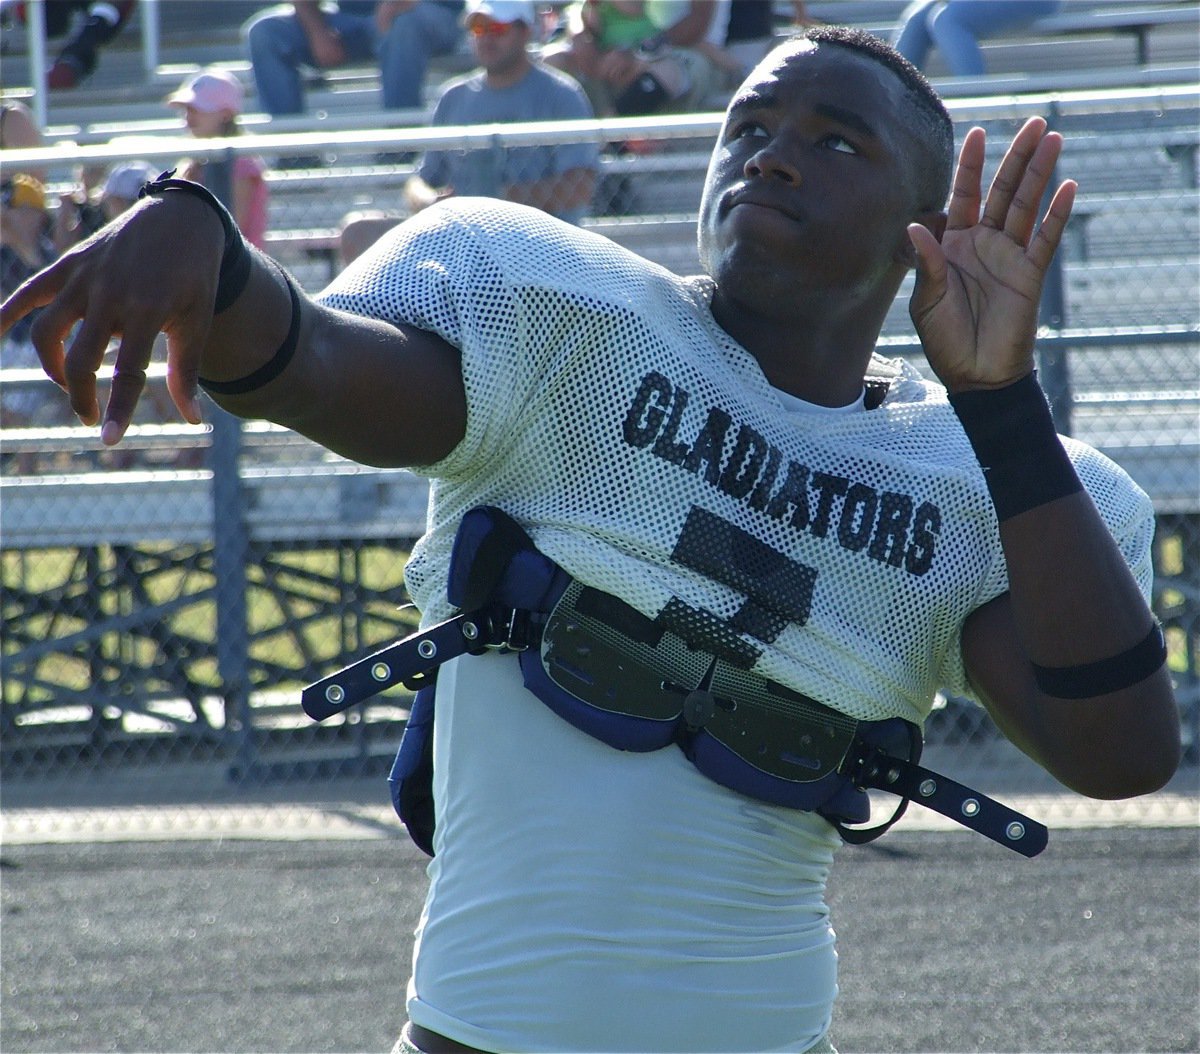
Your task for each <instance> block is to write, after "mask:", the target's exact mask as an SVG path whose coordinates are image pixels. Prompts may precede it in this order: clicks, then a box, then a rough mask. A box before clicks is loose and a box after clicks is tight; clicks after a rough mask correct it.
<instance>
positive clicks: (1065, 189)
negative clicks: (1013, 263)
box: [1025, 179, 1077, 271]
mask: <svg viewBox="0 0 1200 1054" xmlns="http://www.w3.org/2000/svg"><path fill="white" fill-rule="evenodd" d="M1076 189H1077V184H1076V183H1075V181H1074V180H1073V179H1068V180H1065V181H1064V182H1063V183H1061V184H1060V185H1059V188H1058V189H1057V190H1056V191H1055V192H1054V197H1053V199H1051V201H1050V207H1049V208H1048V209H1047V210H1046V217H1045V219H1043V220H1042V225H1041V226H1040V227H1039V228H1038V232H1037V237H1035V238H1034V239H1033V241H1032V242H1030V244H1029V248H1028V249H1027V250H1026V252H1025V255H1026V256H1027V257H1028V258H1029V260H1030V261H1031V262H1032V263H1033V264H1034V266H1036V267H1037V268H1038V269H1039V270H1041V271H1045V270H1046V269H1047V268H1049V266H1050V261H1051V260H1052V259H1053V257H1054V254H1055V253H1056V252H1057V251H1058V246H1059V243H1060V242H1061V241H1062V236H1063V231H1064V230H1066V227H1067V220H1068V219H1070V217H1071V208H1072V206H1073V205H1074V204H1075V191H1076Z"/></svg>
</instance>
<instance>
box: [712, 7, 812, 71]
mask: <svg viewBox="0 0 1200 1054" xmlns="http://www.w3.org/2000/svg"><path fill="white" fill-rule="evenodd" d="M791 8H792V25H793V26H794V27H797V28H801V27H804V26H811V25H816V24H817V20H816V19H814V18H813V17H812V16H811V15H809V13H808V5H807V4H806V3H805V0H792V3H791ZM775 29H776V26H775V4H774V3H773V0H734V2H733V3H732V4H730V6H729V25H728V26H727V27H726V29H725V46H724V47H723V48H713V49H712V51H711V53H710V58H712V60H713V61H714V62H715V63H716V64H717V66H719V67H720V68H721V69H722V70H723V71H724V72H725V73H726V74H728V82H729V86H730V87H734V86H735V85H737V84H739V83H741V81H742V80H743V79H744V78H745V77H746V76H747V75H748V74H749V73H750V71H751V70H752V69H754V67H755V66H757V65H758V63H759V60H760V59H762V58H763V57H764V56H765V55H766V54H767V52H768V51H770V50H771V48H773V47H774V46H775V45H776V44H777V43H779V41H778V39H777V37H776V36H775Z"/></svg>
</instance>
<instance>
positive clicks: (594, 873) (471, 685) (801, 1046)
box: [408, 655, 840, 1054]
mask: <svg viewBox="0 0 1200 1054" xmlns="http://www.w3.org/2000/svg"><path fill="white" fill-rule="evenodd" d="M435 729H436V731H435V739H434V794H435V799H436V801H437V837H436V848H437V856H436V857H435V859H434V860H433V862H432V863H431V864H430V868H429V876H430V889H429V894H428V898H427V901H426V907H425V912H424V913H423V916H422V920H421V924H420V926H419V927H418V933H417V945H416V954H417V958H416V968H415V972H414V977H413V981H412V982H411V983H410V986H409V1000H408V1012H409V1016H410V1018H411V1019H412V1020H413V1021H414V1022H416V1023H417V1024H419V1025H423V1026H424V1027H426V1028H430V1029H433V1030H434V1031H436V1032H440V1033H442V1034H443V1035H446V1036H449V1037H451V1038H452V1039H456V1040H458V1041H459V1042H463V1043H467V1044H469V1045H471V1046H478V1047H482V1048H483V1049H485V1050H521V1051H564V1050H579V1051H596V1050H605V1051H622V1050H627V1051H649V1050H653V1051H672V1050H675V1051H690V1052H693V1054H698V1052H701V1051H729V1050H755V1051H803V1050H805V1049H807V1048H808V1047H810V1046H811V1045H812V1044H813V1043H814V1042H815V1041H816V1040H818V1039H819V1038H820V1037H821V1036H822V1035H823V1034H824V1033H825V1031H826V1030H827V1028H828V1025H829V1021H830V1017H831V1015H832V1009H833V1001H834V997H835V995H836V991H837V983H836V974H837V961H836V960H837V956H836V953H835V951H834V935H833V931H832V928H831V927H830V925H829V918H828V910H827V908H826V906H825V903H824V890H825V880H826V876H827V874H828V871H829V867H830V864H831V862H832V858H833V853H834V850H835V849H836V848H837V846H838V845H840V840H839V839H838V837H837V835H836V834H835V833H834V831H833V829H832V828H831V827H830V826H829V825H828V824H827V823H826V822H825V821H824V820H822V819H820V818H819V817H817V816H815V815H813V814H811V813H802V812H798V811H795V810H791V809H783V808H779V807H776V806H771V805H766V804H763V803H761V802H757V801H754V800H752V799H749V798H746V797H743V796H741V795H738V794H736V793H734V792H733V791H730V790H727V789H726V788H724V787H721V786H719V785H718V784H716V783H714V782H712V781H711V780H709V779H707V778H706V777H705V776H703V775H701V773H700V772H699V771H698V770H697V769H696V768H695V767H694V766H693V765H692V764H691V763H690V762H688V761H687V759H686V758H685V757H684V756H683V754H682V752H681V751H680V750H679V749H678V748H676V747H674V746H671V747H667V748H665V749H663V750H658V751H653V752H651V753H645V754H634V753H628V752H623V751H619V750H615V749H613V748H611V747H609V746H606V745H605V744H603V743H601V742H600V741H598V740H596V739H593V738H591V737H590V736H588V735H586V734H585V733H583V732H580V731H578V730H577V729H575V728H574V727H573V726H571V725H569V724H568V723H567V722H566V721H564V720H563V719H561V718H559V717H558V716H556V715H555V714H554V713H553V712H551V711H550V710H549V709H548V708H547V707H546V706H545V705H544V704H543V703H541V702H540V701H539V700H538V699H537V698H536V697H535V696H533V695H532V694H531V693H530V692H528V691H527V690H526V689H525V688H524V686H523V684H522V683H521V679H520V671H519V668H518V665H517V662H516V660H515V657H513V656H511V655H508V656H502V655H485V656H479V657H471V656H468V657H464V658H462V659H459V660H457V661H454V662H451V663H448V664H447V665H445V666H443V667H442V669H441V671H440V672H439V675H438V688H437V723H436V725H435Z"/></svg>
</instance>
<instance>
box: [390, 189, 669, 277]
mask: <svg viewBox="0 0 1200 1054" xmlns="http://www.w3.org/2000/svg"><path fill="white" fill-rule="evenodd" d="M409 224H412V225H413V227H412V231H411V234H412V236H413V237H414V238H421V239H422V240H423V241H424V243H425V245H426V246H431V245H433V244H435V243H437V242H438V241H442V242H444V243H447V244H449V243H453V242H460V243H461V242H464V241H466V242H469V243H470V244H471V245H472V247H473V249H474V251H476V252H478V253H481V254H483V255H484V256H486V257H488V258H489V259H491V260H492V261H493V262H494V263H495V264H496V265H497V266H498V267H500V268H501V269H502V270H503V271H504V273H505V274H507V275H508V276H509V277H510V278H511V279H512V280H513V281H518V282H533V283H537V284H542V283H550V284H555V283H561V284H568V285H571V286H576V287H579V286H583V287H587V286H588V285H591V287H592V288H594V289H595V290H596V292H597V295H600V294H601V292H602V290H606V289H608V288H609V287H610V286H611V285H613V284H614V283H615V284H616V286H618V287H619V288H620V289H621V290H622V291H624V292H627V291H628V290H629V288H630V286H631V285H632V284H634V283H635V282H637V281H641V280H645V281H650V280H652V278H654V277H657V278H658V279H659V280H660V281H668V282H669V281H675V282H678V281H681V280H680V279H679V278H678V277H677V276H675V275H672V274H671V273H670V272H669V271H666V270H665V269H663V268H660V267H658V266H657V265H655V264H652V263H651V262H650V261H649V260H646V259H645V258H644V257H641V256H639V255H637V254H636V253H634V252H631V251H630V250H628V249H626V248H625V247H624V246H621V245H618V244H617V243H616V242H614V241H612V240H611V239H610V238H605V237H604V236H602V235H600V234H596V233H594V232H592V231H589V230H587V229H585V228H583V227H580V226H577V225H576V224H573V223H568V222H566V221H564V220H560V219H558V218H557V217H555V216H551V215H550V214H549V213H547V212H543V211H542V210H541V209H535V208H532V207H530V206H527V205H517V204H514V203H513V202H508V201H499V200H497V199H495V198H471V197H452V198H447V199H445V200H444V201H442V202H439V203H438V204H437V205H434V206H433V207H431V208H429V209H426V210H425V211H424V212H421V213H418V214H417V216H415V217H413V219H412V220H409V221H408V222H407V223H405V224H402V226H404V227H407V226H409Z"/></svg>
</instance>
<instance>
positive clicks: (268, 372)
mask: <svg viewBox="0 0 1200 1054" xmlns="http://www.w3.org/2000/svg"><path fill="white" fill-rule="evenodd" d="M248 255H249V254H247V257H248ZM272 263H274V261H272ZM275 266H276V267H278V268H279V273H280V274H281V275H282V276H283V280H284V282H285V283H286V284H287V289H288V296H290V297H291V300H292V320H291V323H290V325H289V326H288V331H287V336H286V337H284V338H283V343H282V344H280V345H279V348H278V350H276V352H275V354H274V355H272V356H271V357H270V358H269V359H268V360H267V361H266V362H264V363H263V364H262V365H261V366H260V367H259V368H258V369H257V370H255V371H254V372H253V373H249V374H247V375H246V376H245V377H239V378H238V379H237V380H234V381H210V380H208V378H206V377H200V378H199V381H200V386H201V387H202V388H204V389H205V391H209V392H213V393H214V394H216V395H245V394H246V393H247V392H252V391H254V390H255V389H256V388H261V387H262V386H263V385H264V384H267V383H268V382H270V381H273V380H274V379H275V378H276V377H278V376H279V375H280V374H281V373H282V372H283V371H284V370H285V369H287V366H288V363H289V362H291V361H292V356H293V355H295V354H296V345H297V344H298V343H299V341H300V294H299V293H298V292H297V291H296V283H295V281H293V279H292V276H291V275H289V274H288V273H287V271H285V270H284V269H283V268H282V267H279V265H278V264H275Z"/></svg>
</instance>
